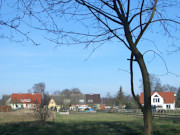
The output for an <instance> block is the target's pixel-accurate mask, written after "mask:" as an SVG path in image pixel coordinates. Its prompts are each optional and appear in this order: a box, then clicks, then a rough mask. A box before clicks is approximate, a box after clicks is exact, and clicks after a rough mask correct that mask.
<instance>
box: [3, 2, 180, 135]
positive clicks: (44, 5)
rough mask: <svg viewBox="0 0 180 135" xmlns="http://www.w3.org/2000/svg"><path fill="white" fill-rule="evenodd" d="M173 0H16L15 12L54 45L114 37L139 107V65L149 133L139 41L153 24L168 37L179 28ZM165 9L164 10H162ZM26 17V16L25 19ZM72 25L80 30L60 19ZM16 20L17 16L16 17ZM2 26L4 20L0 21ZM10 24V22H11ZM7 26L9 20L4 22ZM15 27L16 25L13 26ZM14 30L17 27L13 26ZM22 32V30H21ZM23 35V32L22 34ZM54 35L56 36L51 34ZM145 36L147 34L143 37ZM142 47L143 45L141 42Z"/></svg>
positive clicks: (146, 80) (148, 105)
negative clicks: (124, 52)
mask: <svg viewBox="0 0 180 135" xmlns="http://www.w3.org/2000/svg"><path fill="white" fill-rule="evenodd" d="M178 4H179V2H178V1H176V0H169V1H167V0H159V1H158V0H138V1H136V2H135V1H133V0H39V1H37V0H26V1H25V0H19V1H18V2H17V3H16V5H17V11H18V13H20V15H18V16H20V20H23V21H22V22H23V24H24V25H26V26H29V27H31V28H34V29H37V30H41V31H45V32H48V34H49V35H50V36H51V37H47V39H48V40H50V41H52V42H54V43H56V44H61V45H62V44H64V45H70V44H75V45H76V44H86V47H89V46H90V45H97V44H98V45H97V46H95V47H94V49H93V51H92V53H93V52H94V50H95V49H97V48H98V47H100V46H102V45H103V44H104V43H106V42H108V41H111V40H112V39H116V41H118V42H119V44H120V45H124V46H125V47H127V49H128V50H129V52H130V53H131V56H130V59H129V60H130V73H131V86H132V88H131V91H132V94H133V97H134V98H135V99H136V101H137V103H138V104H139V106H140V107H141V108H142V106H141V104H140V103H139V101H138V100H137V98H136V96H135V93H134V88H133V63H134V62H137V64H138V65H139V68H140V71H141V74H142V80H143V86H144V87H143V88H144V107H143V108H142V109H143V113H144V131H145V134H146V135H150V134H152V111H151V89H150V81H149V73H148V70H147V67H146V63H145V60H144V55H145V54H146V53H147V52H149V51H150V50H149V51H146V52H143V51H142V50H141V48H142V46H139V42H140V41H141V40H142V39H145V32H146V31H148V30H153V29H156V28H157V27H155V26H157V24H159V27H161V28H162V29H160V30H163V31H164V32H165V34H166V35H168V36H169V37H172V35H173V34H172V33H171V32H169V29H175V30H179V24H180V23H179V17H178V16H174V14H173V13H172V14H171V15H170V17H168V15H167V14H166V13H167V12H168V11H167V10H166V9H168V8H169V9H172V7H174V8H178ZM166 11H167V12H166ZM28 18H29V19H28ZM62 19H64V20H66V23H67V24H68V23H69V24H70V25H72V24H73V23H76V22H80V23H81V27H82V26H84V29H83V28H81V29H76V28H75V29H74V31H73V30H72V29H71V28H72V27H61V26H62V24H61V21H64V20H62ZM16 20H17V19H16ZM12 22H13V23H15V22H16V23H15V24H16V25H12V26H13V27H12V28H13V29H14V28H17V26H19V23H17V22H18V21H12ZM2 23H3V24H4V25H6V24H5V23H6V22H5V23H4V22H1V24H2ZM13 23H12V24H13ZM7 24H8V25H6V26H10V27H11V25H10V24H11V23H10V24H9V23H7ZM15 26H16V27H15ZM17 31H18V29H17ZM22 34H23V33H22ZM24 36H27V34H24ZM55 36H56V37H55ZM146 39H148V37H146ZM144 46H145V45H144Z"/></svg>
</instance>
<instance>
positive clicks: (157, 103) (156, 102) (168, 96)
mask: <svg viewBox="0 0 180 135" xmlns="http://www.w3.org/2000/svg"><path fill="white" fill-rule="evenodd" d="M140 103H141V104H142V105H144V93H141V96H140ZM151 105H152V107H156V109H164V110H174V109H175V95H174V92H151Z"/></svg>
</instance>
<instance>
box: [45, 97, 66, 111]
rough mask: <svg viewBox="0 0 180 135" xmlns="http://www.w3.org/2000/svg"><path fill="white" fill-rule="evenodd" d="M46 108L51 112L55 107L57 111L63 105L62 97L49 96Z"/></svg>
mask: <svg viewBox="0 0 180 135" xmlns="http://www.w3.org/2000/svg"><path fill="white" fill-rule="evenodd" d="M50 98H51V99H50V100H49V104H48V108H49V109H51V110H53V109H55V107H56V108H57V109H58V110H59V109H60V108H61V106H62V105H63V96H61V95H50Z"/></svg>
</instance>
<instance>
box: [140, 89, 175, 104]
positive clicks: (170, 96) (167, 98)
mask: <svg viewBox="0 0 180 135" xmlns="http://www.w3.org/2000/svg"><path fill="white" fill-rule="evenodd" d="M154 93H155V92H151V96H152V95H153V94H154ZM157 93H158V94H159V95H160V96H161V97H162V98H163V99H164V103H174V102H175V97H174V92H157ZM140 103H141V104H144V93H141V96H140Z"/></svg>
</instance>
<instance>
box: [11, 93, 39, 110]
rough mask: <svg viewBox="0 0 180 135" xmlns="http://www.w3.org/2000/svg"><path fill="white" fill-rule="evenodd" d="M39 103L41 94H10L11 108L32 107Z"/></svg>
mask: <svg viewBox="0 0 180 135" xmlns="http://www.w3.org/2000/svg"><path fill="white" fill-rule="evenodd" d="M40 104H41V94H40V93H32V94H24V93H18V94H12V95H11V108H12V109H33V108H35V107H36V106H38V105H40Z"/></svg>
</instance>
